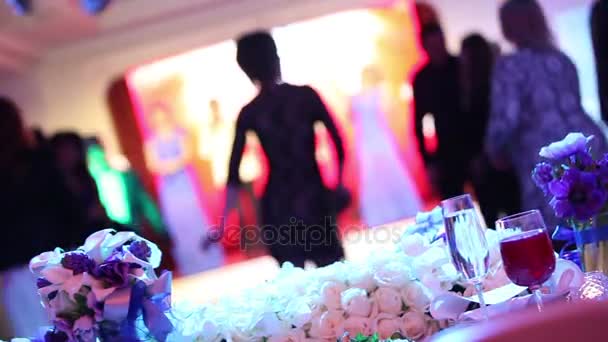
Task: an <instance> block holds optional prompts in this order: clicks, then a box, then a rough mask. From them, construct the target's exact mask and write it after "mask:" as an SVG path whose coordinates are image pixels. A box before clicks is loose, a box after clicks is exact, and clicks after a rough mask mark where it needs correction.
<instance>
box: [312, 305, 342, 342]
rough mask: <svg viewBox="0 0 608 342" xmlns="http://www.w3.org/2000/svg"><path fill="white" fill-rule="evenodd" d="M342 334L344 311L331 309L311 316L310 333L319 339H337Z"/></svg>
mask: <svg viewBox="0 0 608 342" xmlns="http://www.w3.org/2000/svg"><path fill="white" fill-rule="evenodd" d="M343 334H344V313H343V312H342V311H337V310H331V311H325V312H317V314H315V315H314V316H313V319H312V326H311V327H310V335H311V336H312V337H315V338H319V339H333V340H335V339H337V338H339V337H341V336H342V335H343Z"/></svg>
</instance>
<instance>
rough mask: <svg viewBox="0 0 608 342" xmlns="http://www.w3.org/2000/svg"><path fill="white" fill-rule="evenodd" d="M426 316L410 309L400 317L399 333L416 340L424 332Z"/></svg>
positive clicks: (422, 335)
mask: <svg viewBox="0 0 608 342" xmlns="http://www.w3.org/2000/svg"><path fill="white" fill-rule="evenodd" d="M426 326H427V324H426V317H425V315H424V314H423V313H420V312H417V311H414V310H411V311H408V312H406V313H405V314H404V315H403V317H402V318H401V334H402V335H403V336H405V337H407V338H409V339H413V340H418V339H420V338H422V337H424V335H425V333H426V330H427V329H426V328H427V327H426Z"/></svg>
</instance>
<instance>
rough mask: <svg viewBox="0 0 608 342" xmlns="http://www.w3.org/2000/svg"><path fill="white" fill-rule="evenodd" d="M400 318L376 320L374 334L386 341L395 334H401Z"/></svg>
mask: <svg viewBox="0 0 608 342" xmlns="http://www.w3.org/2000/svg"><path fill="white" fill-rule="evenodd" d="M401 322H402V321H401V318H397V317H392V318H385V319H380V320H378V323H377V324H376V330H375V332H377V333H378V335H380V338H382V339H388V338H390V337H391V336H393V335H394V334H395V333H399V332H401Z"/></svg>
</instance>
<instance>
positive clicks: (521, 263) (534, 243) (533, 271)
mask: <svg viewBox="0 0 608 342" xmlns="http://www.w3.org/2000/svg"><path fill="white" fill-rule="evenodd" d="M496 229H498V231H499V233H500V236H501V240H500V253H501V255H502V262H503V266H504V268H505V272H506V274H507V276H508V277H509V279H511V281H512V282H513V283H515V284H516V285H519V286H526V287H528V288H529V289H530V291H531V292H532V293H533V294H534V300H535V302H536V306H537V308H538V311H542V309H543V301H542V294H541V292H540V288H541V286H542V284H543V283H544V282H546V281H547V280H549V278H550V277H551V274H553V271H555V253H554V252H553V245H552V244H551V239H550V238H549V233H548V232H547V227H546V226H545V222H544V220H543V217H542V215H541V214H540V212H539V211H538V210H530V211H526V212H523V213H519V214H515V215H512V216H507V217H504V218H502V219H500V220H498V221H496Z"/></svg>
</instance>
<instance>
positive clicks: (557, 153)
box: [532, 133, 608, 274]
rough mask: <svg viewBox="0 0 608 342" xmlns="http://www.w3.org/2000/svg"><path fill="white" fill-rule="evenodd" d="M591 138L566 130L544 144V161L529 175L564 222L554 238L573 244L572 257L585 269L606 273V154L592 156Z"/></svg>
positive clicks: (607, 170) (607, 212) (607, 200)
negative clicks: (556, 140) (574, 245)
mask: <svg viewBox="0 0 608 342" xmlns="http://www.w3.org/2000/svg"><path fill="white" fill-rule="evenodd" d="M591 139H593V136H589V137H586V136H584V135H583V134H581V133H569V134H568V135H567V136H566V137H565V138H564V139H563V140H561V141H558V142H554V143H552V144H550V145H548V146H545V147H543V148H542V149H541V150H540V153H539V155H540V156H541V157H542V158H544V159H545V161H543V162H541V163H539V164H537V165H536V167H535V168H534V170H533V171H532V178H533V179H534V182H535V183H536V184H537V186H538V187H539V188H540V189H541V190H542V191H544V193H545V194H546V195H547V197H549V198H551V199H550V204H551V206H552V207H553V209H554V211H555V215H556V216H557V217H559V218H560V219H563V220H564V221H565V222H566V223H567V226H566V227H559V228H558V229H557V230H556V233H555V234H554V238H557V239H561V240H568V241H572V242H574V243H575V244H576V246H577V249H578V252H579V255H578V257H576V256H575V260H577V259H580V263H581V266H582V267H583V269H584V270H585V271H587V272H590V271H601V272H603V273H604V274H608V154H605V155H603V156H602V157H601V158H599V159H598V158H595V159H594V158H593V156H592V151H591V150H590V147H589V145H588V142H589V141H591ZM563 252H565V250H563ZM562 256H565V255H564V253H562Z"/></svg>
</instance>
